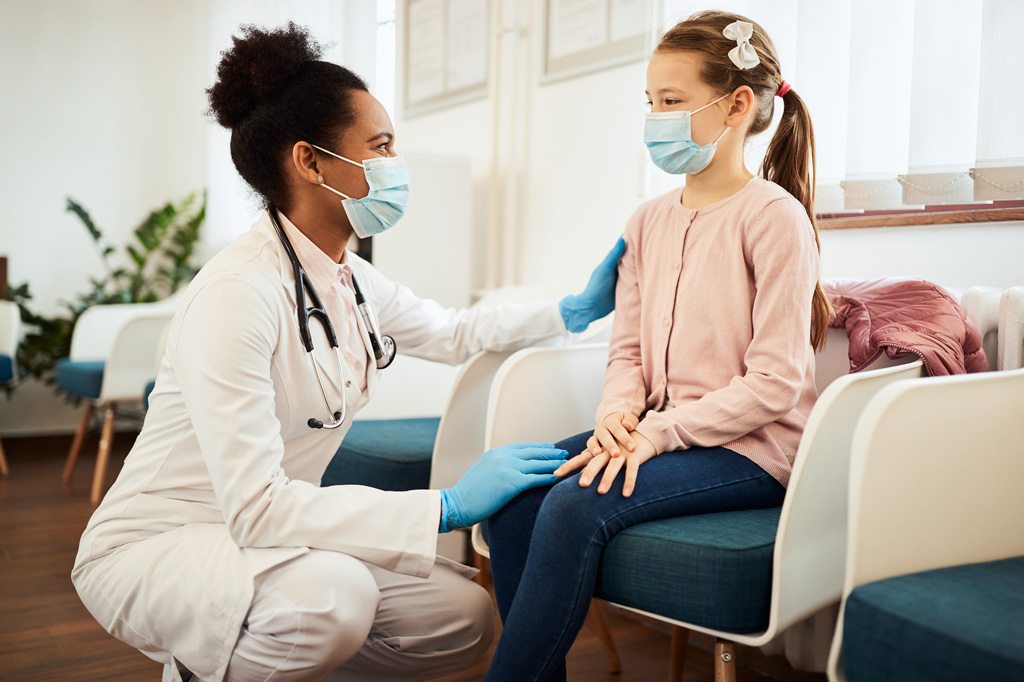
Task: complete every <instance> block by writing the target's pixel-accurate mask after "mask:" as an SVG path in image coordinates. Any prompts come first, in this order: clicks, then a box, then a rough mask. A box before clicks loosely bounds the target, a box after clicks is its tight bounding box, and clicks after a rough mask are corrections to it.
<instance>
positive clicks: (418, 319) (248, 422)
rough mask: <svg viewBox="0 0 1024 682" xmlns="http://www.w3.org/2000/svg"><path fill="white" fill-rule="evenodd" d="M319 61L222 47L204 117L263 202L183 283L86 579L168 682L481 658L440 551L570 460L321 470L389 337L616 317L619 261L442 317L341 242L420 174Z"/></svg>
mask: <svg viewBox="0 0 1024 682" xmlns="http://www.w3.org/2000/svg"><path fill="white" fill-rule="evenodd" d="M319 56H320V52H319V48H318V46H317V45H316V44H315V43H314V42H313V41H312V40H311V39H310V37H309V35H308V34H307V32H306V31H305V30H303V29H301V28H298V27H296V26H295V25H294V24H289V26H288V27H287V28H286V29H281V30H276V31H264V30H258V29H256V28H254V27H248V28H246V29H244V30H243V33H242V35H241V36H239V37H236V38H235V39H234V45H233V47H232V48H231V49H230V50H228V51H227V52H225V53H224V55H223V58H222V60H221V62H220V65H219V68H218V81H217V83H216V84H215V85H214V86H213V88H211V89H210V91H209V95H210V105H211V110H212V112H213V114H214V115H215V116H216V118H217V121H218V122H219V123H221V124H222V125H224V126H226V127H228V128H230V129H231V156H232V159H233V160H234V164H235V167H236V168H237V169H238V172H239V173H240V174H241V176H242V177H243V178H244V179H245V180H246V182H248V183H249V185H251V186H252V188H253V189H254V190H255V192H256V193H257V194H258V195H259V196H260V197H261V198H262V200H263V201H264V203H265V205H266V207H267V210H266V211H264V212H263V214H262V215H261V217H260V219H259V220H258V221H257V222H256V224H255V225H254V226H253V228H252V230H250V231H249V232H248V233H247V234H245V235H244V236H242V237H241V238H240V239H238V240H237V241H236V242H234V243H233V244H232V245H230V246H229V247H227V248H226V249H225V250H224V251H222V252H221V253H220V254H218V255H217V256H215V257H214V258H213V259H212V260H211V261H210V262H209V263H208V264H207V265H206V266H205V267H204V268H203V269H202V271H201V272H200V273H199V275H198V276H197V277H196V278H195V280H194V281H193V282H192V284H191V285H190V286H189V288H188V291H187V293H186V295H185V297H184V299H183V302H182V304H181V306H180V308H179V310H178V313H177V315H176V317H175V318H174V321H173V323H172V325H171V329H170V333H169V338H168V341H167V351H166V354H165V356H164V358H163V361H162V363H161V366H160V370H159V373H158V376H157V382H156V390H155V391H154V393H153V395H152V398H151V407H150V411H149V413H148V414H147V416H146V421H145V424H144V426H143V429H142V432H141V434H140V435H139V437H138V439H137V441H136V443H135V446H134V447H133V448H132V451H131V453H130V454H129V456H128V458H127V460H126V461H125V465H124V468H123V469H122V471H121V474H120V475H119V476H118V479H117V481H116V482H115V483H114V485H113V487H112V488H111V489H110V491H109V492H108V494H107V495H106V497H105V499H104V500H103V502H102V504H101V505H100V507H99V508H98V509H97V510H96V512H95V514H94V515H93V517H92V519H91V520H90V522H89V524H88V527H87V528H86V530H85V532H84V534H83V535H82V540H81V545H80V548H79V552H78V557H77V559H76V562H75V567H74V571H73V573H72V579H73V581H74V584H75V587H76V589H77V590H78V593H79V595H80V596H81V599H82V601H83V602H84V604H85V605H86V607H87V608H88V609H89V611H90V612H91V613H92V614H93V616H95V618H96V619H97V620H98V621H99V622H100V623H101V624H102V625H103V627H104V628H106V629H107V630H108V631H109V632H110V633H111V634H113V635H114V636H116V637H118V638H119V639H121V640H123V641H125V642H127V643H128V644H130V645H132V646H134V647H136V648H137V649H139V650H140V651H142V652H143V653H144V654H146V655H147V656H149V657H150V658H153V659H154V660H156V661H159V662H161V663H163V664H164V666H165V667H164V679H165V680H180V679H199V680H223V679H228V680H247V681H248V680H270V679H272V680H299V679H302V680H305V679H321V678H323V677H324V676H326V675H328V674H331V675H332V676H336V677H337V679H352V680H361V679H366V680H406V679H409V680H412V679H424V678H428V677H434V676H438V675H443V674H447V673H451V672H455V671H457V670H460V669H462V668H464V667H465V666H467V665H469V664H471V663H472V662H473V661H474V660H476V659H477V658H478V657H479V656H480V655H481V654H482V653H483V652H484V651H485V650H486V648H487V646H488V644H489V642H490V639H491V636H492V633H491V629H492V622H493V617H492V607H491V602H490V599H489V598H488V595H487V594H486V593H485V592H484V591H483V590H482V589H481V588H479V587H478V586H477V585H475V584H474V583H472V582H471V581H470V580H469V578H468V573H469V570H468V569H465V568H463V567H460V566H458V565H456V564H453V563H452V562H446V561H443V560H442V559H440V558H438V557H436V556H435V546H436V540H437V533H438V532H439V531H441V532H444V531H448V530H453V529H455V528H462V527H467V526H469V525H471V524H473V523H476V522H478V521H480V520H482V519H484V518H485V517H487V516H488V515H490V514H491V513H493V512H494V511H496V510H497V509H498V508H499V507H501V506H502V505H504V504H505V503H506V502H508V501H509V500H511V499H512V498H513V497H515V496H516V495H517V494H518V493H520V492H521V491H523V490H526V489H529V488H531V487H534V486H538V485H550V484H551V483H552V482H553V481H554V476H553V474H552V472H553V471H554V470H555V469H556V468H557V467H559V466H560V465H561V464H562V463H563V462H564V461H565V459H566V454H567V453H565V452H564V451H562V450H557V449H555V448H554V447H552V446H551V445H550V444H518V445H511V446H508V447H502V448H497V449H495V450H491V451H489V452H487V453H485V454H484V455H483V456H482V457H481V458H480V460H479V461H478V463H477V464H476V465H475V466H474V467H473V468H472V469H471V470H470V471H469V472H468V473H467V474H466V475H465V476H464V477H463V478H462V480H460V481H459V482H458V483H457V484H456V485H455V486H453V487H452V488H450V489H446V490H442V491H437V490H415V491H409V492H383V491H379V490H375V489H371V488H366V487H361V486H337V487H330V488H321V487H319V480H320V477H321V475H322V474H323V471H324V469H325V467H326V465H327V463H328V462H329V461H330V459H331V457H332V456H333V455H334V453H335V451H336V450H337V449H338V446H339V445H340V443H341V441H342V438H343V437H344V434H345V432H346V430H347V429H348V427H349V425H350V424H351V420H352V416H353V415H354V414H355V413H356V412H357V411H358V410H359V408H361V407H362V406H363V405H364V404H366V402H367V400H369V399H370V397H371V396H372V395H373V392H374V386H375V384H376V382H377V377H378V373H379V372H380V371H381V369H382V368H384V367H386V366H387V364H389V363H390V359H391V357H393V351H394V347H395V346H397V348H398V350H399V351H400V352H405V353H409V354H410V355H414V356H417V357H421V358H426V359H430V360H436V361H441V362H448V363H460V362H463V361H465V360H466V359H467V358H469V357H470V356H471V355H472V354H474V353H476V352H478V351H482V350H508V349H514V348H518V347H522V346H526V345H529V344H533V343H536V342H538V341H541V340H543V339H546V338H550V337H557V336H560V335H564V334H566V333H567V328H568V329H570V330H572V331H580V330H582V329H583V328H585V327H586V325H587V324H589V323H590V322H591V321H592V320H594V319H597V318H599V317H602V316H604V315H606V314H607V313H608V312H610V311H611V309H612V307H613V306H614V294H613V291H614V283H615V266H616V262H617V260H618V256H619V255H620V253H621V247H619V248H617V249H616V250H613V252H612V253H611V254H609V257H608V258H607V259H606V260H605V262H604V263H602V264H601V266H599V267H598V269H597V270H596V271H595V274H594V275H593V276H592V278H591V281H590V284H588V287H587V290H586V291H584V293H583V294H580V295H579V296H570V297H567V298H566V299H563V300H562V301H561V302H560V304H558V305H556V304H554V303H551V304H536V305H521V306H506V307H501V308H496V309H491V310H483V309H471V310H445V309H443V308H441V307H440V306H439V305H437V304H436V303H434V302H432V301H425V300H421V299H419V298H417V297H416V296H415V295H413V293H412V292H411V291H409V290H408V289H406V288H404V287H402V286H400V285H398V284H396V283H394V282H392V281H390V280H389V279H388V278H387V277H385V276H384V275H382V274H381V273H380V272H378V271H377V270H375V269H374V268H373V266H371V265H370V264H369V263H367V262H365V261H363V260H361V259H360V258H358V257H357V256H355V255H354V254H353V253H351V252H348V251H346V249H345V245H346V243H347V242H348V240H349V237H350V235H351V234H352V233H353V232H355V233H356V234H357V235H360V236H363V237H365V236H370V235H373V234H376V233H379V232H381V231H383V230H385V229H387V228H389V227H391V226H393V225H394V223H395V222H396V221H397V220H398V219H399V218H400V217H401V215H402V211H403V209H404V207H405V200H406V196H407V193H408V183H407V177H406V170H405V165H404V163H403V162H402V160H401V158H400V157H398V156H396V154H395V151H394V144H395V133H394V131H393V129H392V126H391V122H390V120H389V118H388V116H387V113H386V112H385V111H384V109H383V108H382V107H381V105H380V103H379V102H377V100H376V99H374V98H373V97H372V96H371V95H370V94H369V93H368V92H367V89H366V86H365V84H364V83H363V82H362V81H361V80H360V79H359V78H358V77H357V76H356V75H355V74H353V73H352V72H351V71H348V70H347V69H345V68H342V67H340V66H337V65H335V64H330V63H327V62H323V61H320V60H319ZM438 246H439V248H438V254H442V255H441V259H439V262H438V265H437V267H439V268H442V267H445V264H444V262H443V245H441V244H439V245H438ZM423 256H424V257H425V258H431V257H436V255H435V254H423ZM310 309H312V310H310Z"/></svg>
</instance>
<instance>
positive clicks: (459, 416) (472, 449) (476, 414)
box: [430, 351, 515, 489]
mask: <svg viewBox="0 0 1024 682" xmlns="http://www.w3.org/2000/svg"><path fill="white" fill-rule="evenodd" d="M514 352H515V351H507V352H484V353H477V354H476V355H474V356H473V357H472V358H470V359H469V360H468V361H466V364H464V365H463V366H462V369H461V371H460V372H459V375H458V377H457V378H456V379H455V384H454V386H453V388H452V391H451V394H450V396H449V398H448V404H447V405H446V406H445V408H444V412H443V413H442V416H441V424H440V426H438V429H437V439H436V440H435V441H434V455H433V460H432V462H431V466H430V487H431V488H433V489H440V488H447V487H450V486H452V485H455V483H456V482H457V481H458V480H459V479H460V478H461V477H462V475H463V474H464V473H466V471H467V470H468V469H469V467H471V466H472V465H473V463H474V462H476V461H477V459H479V458H480V455H481V454H482V453H483V451H484V430H485V428H486V426H487V398H488V396H489V395H490V392H491V383H492V381H493V380H494V375H495V374H497V372H498V369H499V368H500V367H501V365H502V363H504V362H505V361H506V360H507V359H508V358H509V357H510V356H511V355H512V354H513V353H514Z"/></svg>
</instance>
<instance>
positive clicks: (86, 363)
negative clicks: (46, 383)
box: [57, 302, 174, 505]
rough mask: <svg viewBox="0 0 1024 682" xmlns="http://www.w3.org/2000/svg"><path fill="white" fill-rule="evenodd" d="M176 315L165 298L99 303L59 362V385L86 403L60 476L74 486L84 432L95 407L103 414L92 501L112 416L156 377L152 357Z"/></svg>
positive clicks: (99, 485) (97, 494)
mask: <svg viewBox="0 0 1024 682" xmlns="http://www.w3.org/2000/svg"><path fill="white" fill-rule="evenodd" d="M173 314H174V309H173V307H171V306H169V305H167V303H166V302H161V303H153V304H148V303H135V304H122V305H101V306H94V307H92V308H89V309H88V310H86V311H85V312H84V313H82V315H81V317H79V318H78V322H77V323H76V325H75V331H74V333H73V335H72V338H71V355H70V357H68V358H65V359H63V360H61V361H60V362H58V363H57V386H58V387H59V388H60V389H61V390H63V391H64V392H66V393H67V394H69V395H71V396H74V397H76V398H79V399H81V400H83V401H85V403H86V405H85V410H84V413H83V414H82V419H81V421H80V422H79V425H78V429H77V431H76V432H75V437H74V440H73V441H72V443H71V449H70V451H69V452H68V458H67V462H66V463H65V465H64V472H63V474H62V476H61V478H62V480H63V481H64V483H65V484H66V485H70V483H71V479H72V476H73V474H74V469H75V463H76V462H77V460H78V455H79V453H80V451H81V448H82V442H83V440H84V439H85V434H86V432H87V431H88V430H89V427H90V425H91V423H92V418H93V414H94V412H95V410H96V408H97V407H99V408H100V409H101V410H102V412H103V428H102V432H101V435H100V443H99V451H98V453H97V458H96V469H95V471H94V473H93V481H92V489H91V492H90V498H89V499H90V501H91V502H92V503H93V504H94V505H95V504H99V501H100V498H101V497H102V493H103V488H104V483H105V478H106V469H107V462H108V460H109V457H110V446H111V443H112V441H113V437H114V420H115V418H116V416H117V407H118V405H119V404H124V403H135V404H138V402H139V398H140V395H139V391H140V389H141V387H143V386H145V385H146V383H147V382H148V381H150V380H151V379H152V378H153V375H154V367H153V366H154V357H157V356H158V355H159V350H160V344H161V339H163V338H164V335H165V332H166V329H167V327H168V325H169V323H170V321H171V317H172V316H173Z"/></svg>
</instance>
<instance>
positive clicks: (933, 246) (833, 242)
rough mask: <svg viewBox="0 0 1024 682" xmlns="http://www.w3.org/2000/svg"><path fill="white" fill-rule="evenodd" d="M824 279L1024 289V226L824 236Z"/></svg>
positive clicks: (833, 232)
mask: <svg viewBox="0 0 1024 682" xmlns="http://www.w3.org/2000/svg"><path fill="white" fill-rule="evenodd" d="M821 269H822V275H823V276H824V277H826V278H831V277H850V278H859V279H874V278H880V277H891V276H906V277H920V278H921V279H927V280H930V281H933V282H936V283H937V284H942V285H945V286H951V287H970V286H974V285H976V284H984V285H988V286H993V287H1001V288H1005V287H1010V286H1019V285H1022V284H1024V222H1009V223H974V224H971V225H935V226H927V227H920V226H917V227H892V228H871V229H857V230H825V231H823V232H822V233H821Z"/></svg>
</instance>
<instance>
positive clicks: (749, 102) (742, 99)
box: [722, 85, 754, 125]
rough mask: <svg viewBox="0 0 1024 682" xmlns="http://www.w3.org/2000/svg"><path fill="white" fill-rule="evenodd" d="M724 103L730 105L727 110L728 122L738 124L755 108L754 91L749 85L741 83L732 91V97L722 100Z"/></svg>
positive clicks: (728, 123)
mask: <svg viewBox="0 0 1024 682" xmlns="http://www.w3.org/2000/svg"><path fill="white" fill-rule="evenodd" d="M722 104H725V105H727V107H728V108H727V109H726V112H725V116H726V120H725V122H726V124H727V125H737V124H738V123H740V122H741V121H743V120H745V119H746V118H747V117H748V116H750V113H751V112H752V111H753V110H754V91H753V90H751V89H750V86H748V85H741V86H740V87H738V88H736V90H735V92H733V93H732V97H730V98H729V99H727V100H722Z"/></svg>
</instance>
